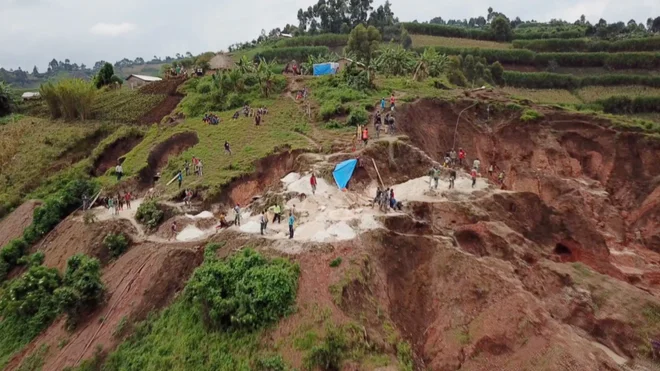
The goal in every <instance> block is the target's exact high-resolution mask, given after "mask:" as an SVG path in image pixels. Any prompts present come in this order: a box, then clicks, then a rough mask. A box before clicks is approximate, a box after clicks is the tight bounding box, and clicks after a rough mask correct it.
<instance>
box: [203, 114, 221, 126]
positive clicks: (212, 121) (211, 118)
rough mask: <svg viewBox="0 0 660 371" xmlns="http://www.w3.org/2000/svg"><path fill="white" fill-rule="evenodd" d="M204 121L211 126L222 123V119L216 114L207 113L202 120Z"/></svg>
mask: <svg viewBox="0 0 660 371" xmlns="http://www.w3.org/2000/svg"><path fill="white" fill-rule="evenodd" d="M202 121H204V122H205V123H207V124H209V125H218V124H219V123H220V118H219V117H218V116H217V115H216V114H214V113H207V114H205V115H204V118H202Z"/></svg>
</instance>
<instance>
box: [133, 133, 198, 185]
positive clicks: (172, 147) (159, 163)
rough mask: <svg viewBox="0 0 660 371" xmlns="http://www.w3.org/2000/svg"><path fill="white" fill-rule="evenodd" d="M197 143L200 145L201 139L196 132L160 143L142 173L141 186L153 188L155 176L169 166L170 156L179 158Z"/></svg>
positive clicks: (175, 136)
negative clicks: (178, 156)
mask: <svg viewBox="0 0 660 371" xmlns="http://www.w3.org/2000/svg"><path fill="white" fill-rule="evenodd" d="M197 143H199V138H198V137H197V133H194V132H184V133H179V134H175V135H173V136H171V137H170V138H167V139H166V140H165V141H163V142H161V143H158V144H157V145H156V146H155V147H154V148H153V149H152V150H151V152H150V153H149V157H148V158H147V167H145V168H144V169H142V170H141V171H140V175H139V179H140V180H139V181H140V185H141V186H142V187H143V188H146V187H149V186H151V185H152V184H153V177H154V175H156V173H157V172H158V171H159V170H160V169H162V168H163V167H164V166H165V165H167V160H168V159H169V158H170V156H177V155H179V154H181V153H182V152H183V151H185V150H186V149H188V148H190V147H192V146H194V145H196V144H197ZM168 175H169V174H168Z"/></svg>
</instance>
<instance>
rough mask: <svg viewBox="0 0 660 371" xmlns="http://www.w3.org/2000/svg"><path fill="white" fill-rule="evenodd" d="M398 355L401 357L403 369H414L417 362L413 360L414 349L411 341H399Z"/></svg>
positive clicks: (405, 370)
mask: <svg viewBox="0 0 660 371" xmlns="http://www.w3.org/2000/svg"><path fill="white" fill-rule="evenodd" d="M396 355H397V358H398V359H399V366H400V369H401V371H412V370H413V369H414V367H415V364H414V362H413V351H412V347H411V346H410V343H408V342H407V341H399V342H398V343H397V344H396Z"/></svg>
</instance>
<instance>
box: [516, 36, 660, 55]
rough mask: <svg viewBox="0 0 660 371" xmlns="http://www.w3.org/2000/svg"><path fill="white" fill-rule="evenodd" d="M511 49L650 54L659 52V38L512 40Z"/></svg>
mask: <svg viewBox="0 0 660 371" xmlns="http://www.w3.org/2000/svg"><path fill="white" fill-rule="evenodd" d="M513 47H514V48H516V49H529V50H532V51H535V52H609V53H617V52H650V51H657V50H660V37H646V38H635V39H622V40H615V41H608V40H596V39H586V38H583V39H544V40H514V41H513Z"/></svg>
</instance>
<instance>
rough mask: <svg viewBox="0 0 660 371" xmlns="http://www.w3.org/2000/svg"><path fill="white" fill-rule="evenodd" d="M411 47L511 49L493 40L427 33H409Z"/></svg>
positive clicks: (509, 45) (508, 45)
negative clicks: (430, 34)
mask: <svg viewBox="0 0 660 371" xmlns="http://www.w3.org/2000/svg"><path fill="white" fill-rule="evenodd" d="M410 37H411V38H412V41H413V47H421V46H445V47H454V48H483V49H511V48H512V46H511V44H510V43H498V42H495V41H484V40H472V39H461V38H457V37H442V36H429V35H410Z"/></svg>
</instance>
